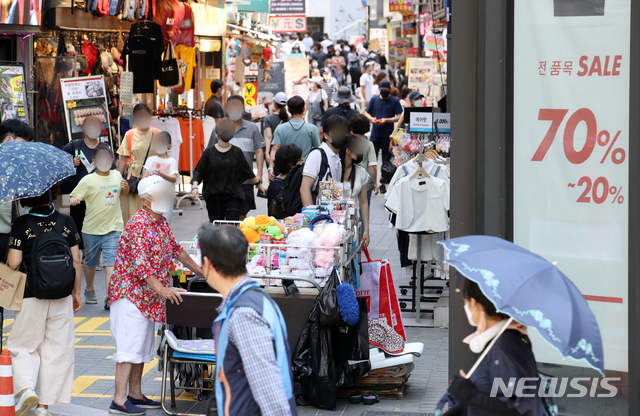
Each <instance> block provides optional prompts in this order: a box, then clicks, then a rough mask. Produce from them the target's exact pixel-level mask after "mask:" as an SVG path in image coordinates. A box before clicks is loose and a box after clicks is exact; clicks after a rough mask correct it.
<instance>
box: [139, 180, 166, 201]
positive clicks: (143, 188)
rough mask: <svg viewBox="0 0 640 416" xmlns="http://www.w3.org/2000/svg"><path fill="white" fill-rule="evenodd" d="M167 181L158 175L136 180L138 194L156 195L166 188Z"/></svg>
mask: <svg viewBox="0 0 640 416" xmlns="http://www.w3.org/2000/svg"><path fill="white" fill-rule="evenodd" d="M166 187H167V183H166V182H165V181H164V179H162V178H161V177H160V176H156V175H154V176H147V177H146V178H144V179H140V182H138V194H139V195H140V196H146V195H158V194H160V193H162V192H164V191H165V190H166Z"/></svg>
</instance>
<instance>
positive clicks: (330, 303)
mask: <svg viewBox="0 0 640 416" xmlns="http://www.w3.org/2000/svg"><path fill="white" fill-rule="evenodd" d="M339 284H340V279H339V278H338V271H337V270H336V268H335V267H334V268H333V270H332V271H331V275H330V276H329V278H327V280H326V281H325V284H324V288H323V289H322V291H321V292H320V294H319V295H318V298H319V299H320V301H319V302H317V301H316V302H317V303H318V307H319V319H320V325H321V326H333V325H341V324H344V321H343V320H342V316H341V315H340V308H339V307H338V298H337V297H336V288H337V287H338V285H339Z"/></svg>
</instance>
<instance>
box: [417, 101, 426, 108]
mask: <svg viewBox="0 0 640 416" xmlns="http://www.w3.org/2000/svg"><path fill="white" fill-rule="evenodd" d="M415 106H416V107H424V100H418V101H416V102H415Z"/></svg>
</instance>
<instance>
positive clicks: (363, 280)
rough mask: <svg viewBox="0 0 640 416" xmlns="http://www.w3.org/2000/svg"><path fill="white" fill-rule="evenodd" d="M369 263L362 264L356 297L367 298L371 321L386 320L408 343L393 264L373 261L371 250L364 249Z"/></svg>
mask: <svg viewBox="0 0 640 416" xmlns="http://www.w3.org/2000/svg"><path fill="white" fill-rule="evenodd" d="M364 255H365V256H366V258H367V261H364V262H362V275H361V276H360V290H357V291H356V296H358V297H364V298H367V305H368V307H369V310H368V316H369V318H371V319H385V320H386V321H387V324H389V326H390V327H392V328H393V329H394V330H395V331H396V332H397V333H398V334H400V335H402V338H403V339H404V340H405V341H406V340H407V336H406V335H405V333H404V325H403V324H402V314H401V313H400V303H399V302H398V296H397V294H396V289H395V286H394V285H393V276H392V274H391V264H390V263H389V261H388V260H371V256H370V255H369V250H368V249H367V248H366V247H365V248H364Z"/></svg>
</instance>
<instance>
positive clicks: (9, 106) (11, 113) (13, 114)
mask: <svg viewBox="0 0 640 416" xmlns="http://www.w3.org/2000/svg"><path fill="white" fill-rule="evenodd" d="M0 89H1V91H2V93H0V111H1V112H2V116H1V117H2V119H1V121H4V120H8V119H12V118H17V119H18V120H22V121H24V122H25V123H27V124H28V123H29V116H28V114H27V105H26V101H25V100H26V94H25V93H26V87H25V83H24V67H23V66H22V64H21V63H18V62H17V63H6V64H0Z"/></svg>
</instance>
